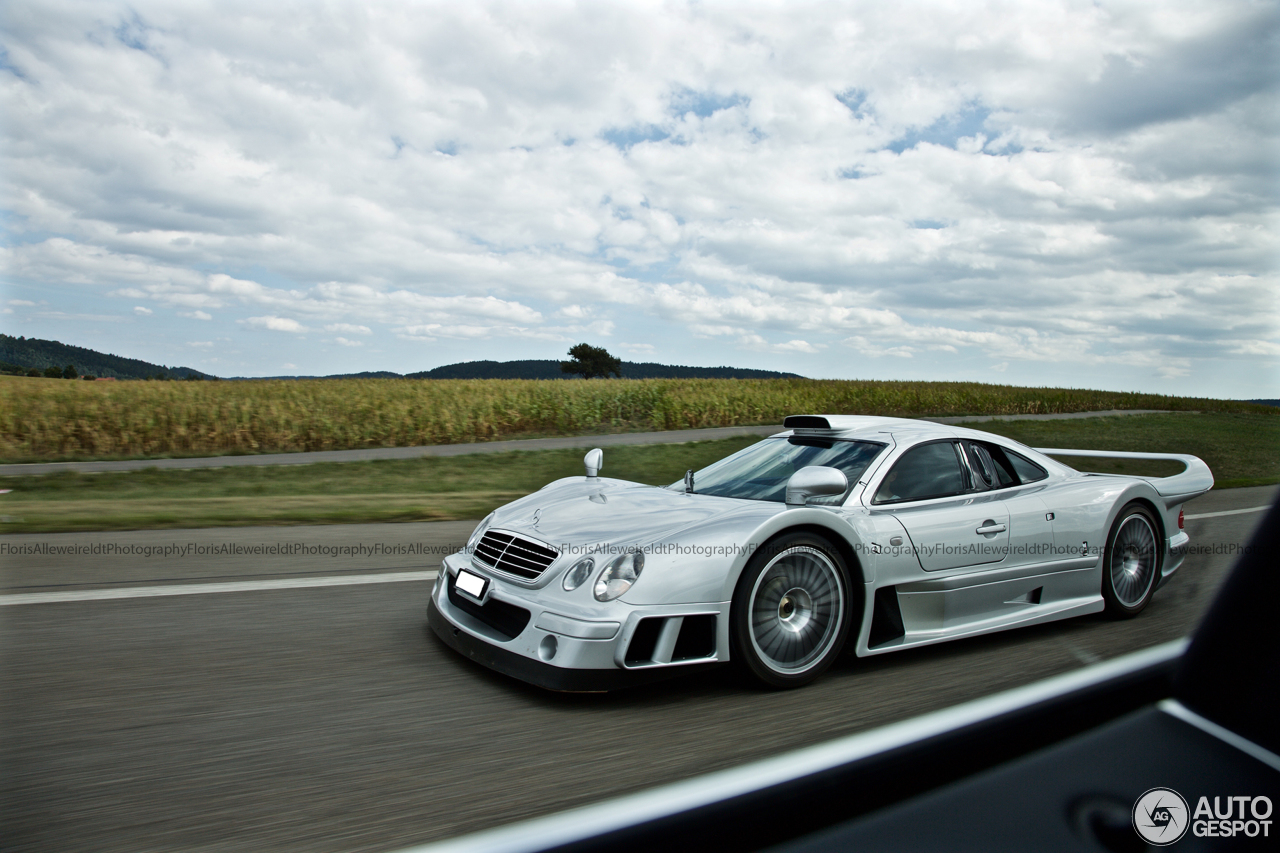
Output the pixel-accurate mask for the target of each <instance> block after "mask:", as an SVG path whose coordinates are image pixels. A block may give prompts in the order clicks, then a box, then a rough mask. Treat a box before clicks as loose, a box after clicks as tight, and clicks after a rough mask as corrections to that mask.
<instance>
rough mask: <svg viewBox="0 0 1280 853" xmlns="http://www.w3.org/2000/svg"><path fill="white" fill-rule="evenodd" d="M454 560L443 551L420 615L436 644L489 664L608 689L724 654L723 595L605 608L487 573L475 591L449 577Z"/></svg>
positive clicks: (548, 684) (566, 685) (562, 684)
mask: <svg viewBox="0 0 1280 853" xmlns="http://www.w3.org/2000/svg"><path fill="white" fill-rule="evenodd" d="M459 568H466V569H468V570H469V571H471V572H473V573H474V572H477V571H482V570H479V569H477V568H476V567H472V566H470V565H469V564H465V562H464V561H463V560H462V559H460V558H458V557H457V556H456V555H455V556H454V557H450V558H448V559H446V560H445V562H444V565H443V566H442V567H441V570H440V574H439V577H438V578H437V580H436V585H435V588H434V589H433V590H432V593H431V600H430V602H429V604H428V607H427V621H428V624H429V625H430V626H431V629H432V630H433V631H434V632H435V633H436V636H438V637H439V638H440V639H441V640H442V641H443V642H444V643H445V644H446V645H448V646H449V647H450V648H452V649H454V650H455V651H457V652H459V653H460V654H462V655H463V656H465V657H467V658H470V659H471V660H473V661H475V662H476V663H479V664H483V665H484V666H487V667H489V668H490V669H493V670H496V671H497V672H501V673H503V674H505V675H509V676H511V677H513V678H518V679H520V680H521V681H526V682H528V683H530V684H535V685H537V686H539V687H544V688H547V689H549V690H563V691H575V692H576V691H600V690H613V689H617V688H620V687H628V686H633V685H636V684H643V683H647V682H650V681H655V680H659V679H662V678H668V677H672V676H676V675H682V674H685V673H688V672H691V671H692V670H693V669H702V668H705V667H707V666H710V665H715V664H717V663H721V662H723V661H726V660H728V603H727V602H726V603H723V604H710V605H687V604H683V605H666V606H662V607H631V606H629V605H625V604H622V603H621V602H610V603H609V605H608V606H605V607H602V610H604V611H605V612H604V613H603V614H602V616H603V617H606V618H593V619H584V618H580V617H581V614H579V615H570V614H568V613H564V612H563V610H565V609H567V608H564V607H563V606H560V607H558V608H557V606H556V602H555V601H554V597H553V596H552V601H551V602H545V601H543V599H544V598H547V597H548V595H547V593H546V591H545V590H537V589H528V588H521V587H516V586H515V585H513V584H509V583H505V582H504V581H502V580H501V579H500V578H497V577H495V576H494V575H493V574H492V573H488V572H484V575H485V576H486V577H487V578H488V579H489V581H490V584H489V590H488V591H486V593H485V597H484V600H483V601H481V600H477V599H474V598H471V597H469V596H467V595H466V594H465V593H462V592H461V591H459V590H458V589H457V587H456V583H455V579H456V577H457V572H458V569H459Z"/></svg>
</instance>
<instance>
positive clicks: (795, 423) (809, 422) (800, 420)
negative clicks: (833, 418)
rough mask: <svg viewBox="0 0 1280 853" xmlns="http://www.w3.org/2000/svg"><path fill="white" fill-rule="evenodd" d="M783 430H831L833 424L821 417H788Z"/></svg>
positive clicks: (784, 421)
mask: <svg viewBox="0 0 1280 853" xmlns="http://www.w3.org/2000/svg"><path fill="white" fill-rule="evenodd" d="M782 427H783V429H831V422H830V421H828V420H827V419H826V418H824V417H821V416H819V415H788V416H787V417H786V418H785V419H784V420H783V421H782Z"/></svg>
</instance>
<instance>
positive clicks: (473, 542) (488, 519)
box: [467, 513, 494, 557]
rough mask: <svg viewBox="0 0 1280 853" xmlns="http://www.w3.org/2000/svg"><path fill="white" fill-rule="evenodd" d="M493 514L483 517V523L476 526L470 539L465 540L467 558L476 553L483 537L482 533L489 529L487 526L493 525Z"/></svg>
mask: <svg viewBox="0 0 1280 853" xmlns="http://www.w3.org/2000/svg"><path fill="white" fill-rule="evenodd" d="M493 515H494V514H493V513H489V514H488V515H486V516H485V517H484V521H482V522H480V523H479V524H477V525H476V529H475V530H474V531H472V533H471V538H470V539H468V540H467V556H468V557H470V556H471V555H472V554H474V553H475V552H476V546H477V545H479V544H480V537H481V536H484V532H485V531H486V530H488V529H489V525H490V524H493Z"/></svg>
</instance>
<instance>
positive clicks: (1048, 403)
mask: <svg viewBox="0 0 1280 853" xmlns="http://www.w3.org/2000/svg"><path fill="white" fill-rule="evenodd" d="M1103 409H1168V410H1175V411H1188V410H1197V411H1272V412H1274V411H1276V410H1275V409H1267V408H1266V407H1259V406H1252V405H1250V404H1247V403H1238V402H1233V401H1223V400H1209V399H1200V398H1187V397H1167V396H1162V395H1158V394H1123V393H1112V392H1106V391H1087V390H1076V389H1062V388H1017V387H1012V386H1000V385H982V384H977V383H957V382H870V381H844V380H810V379H643V380H561V381H535V380H505V379H485V380H413V379H323V380H291V381H271V380H263V381H256V380H254V381H236V382H230V381H220V382H75V381H67V380H57V379H36V378H27V377H9V376H4V377H0V457H3V458H4V459H5V460H7V461H13V462H16V461H46V460H51V459H83V458H111V457H131V456H133V457H136V456H192V455H218V454H227V453H273V452H288V451H300V450H341V449H349V448H359V447H404V446H413V445H423V444H454V443H461V442H474V441H492V440H497V439H503V438H512V437H519V436H530V435H574V434H589V433H597V432H620V431H630V430H673V429H692V428H699V427H718V426H735V425H746V424H770V423H781V422H782V419H783V417H785V416H786V415H789V414H798V413H806V412H821V413H828V414H875V415H896V416H904V417H914V416H929V415H933V416H943V415H968V414H989V415H1012V414H1038V413H1053V412H1080V411H1094V410H1103Z"/></svg>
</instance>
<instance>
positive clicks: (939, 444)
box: [872, 441, 965, 504]
mask: <svg viewBox="0 0 1280 853" xmlns="http://www.w3.org/2000/svg"><path fill="white" fill-rule="evenodd" d="M964 490H965V483H964V475H963V473H961V470H960V457H959V456H957V455H956V447H955V444H954V443H953V442H951V441H935V442H933V443H931V444H922V445H920V446H919V447H913V448H912V449H910V450H908V451H907V452H906V453H904V454H903V455H902V458H901V459H899V460H898V461H897V462H895V463H894V465H893V467H892V468H891V469H889V473H888V475H886V476H885V478H884V481H883V482H881V483H880V488H879V489H877V490H876V496H875V499H874V501H872V502H873V503H877V504H882V503H898V502H899V501H918V500H924V499H925V498H942V497H946V496H947V495H958V494H960V493H961V492H963V491H964Z"/></svg>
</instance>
